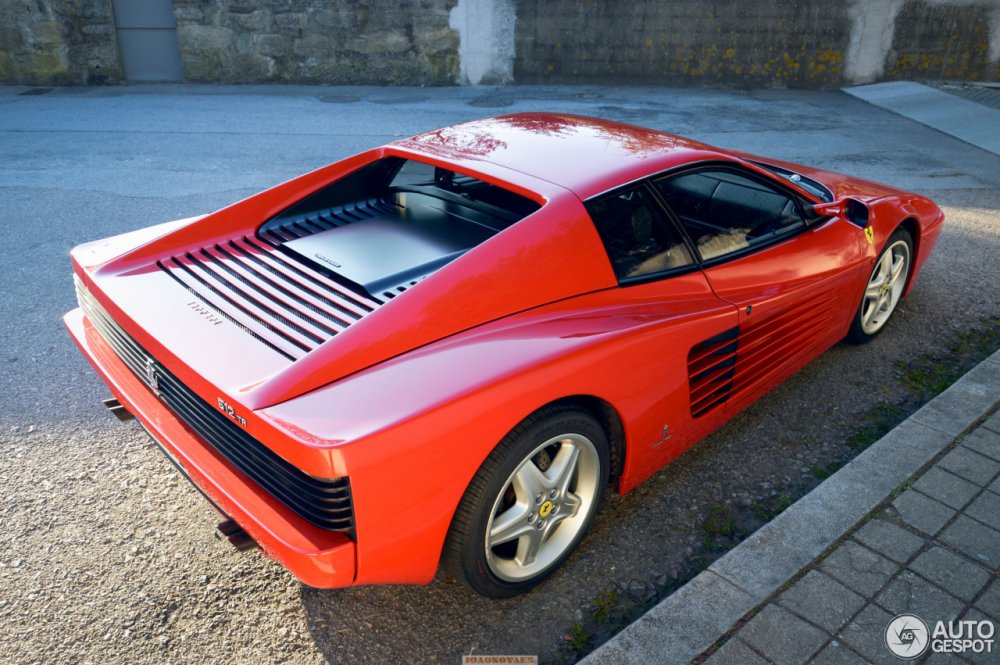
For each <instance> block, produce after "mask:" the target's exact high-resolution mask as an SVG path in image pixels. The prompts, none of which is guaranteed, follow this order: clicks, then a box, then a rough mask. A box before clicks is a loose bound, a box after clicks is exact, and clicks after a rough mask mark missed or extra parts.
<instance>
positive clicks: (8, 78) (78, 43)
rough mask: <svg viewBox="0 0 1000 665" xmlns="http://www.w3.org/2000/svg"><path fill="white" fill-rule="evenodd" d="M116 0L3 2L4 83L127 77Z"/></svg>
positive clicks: (0, 69)
mask: <svg viewBox="0 0 1000 665" xmlns="http://www.w3.org/2000/svg"><path fill="white" fill-rule="evenodd" d="M121 77H122V70H121V63H120V61H119V59H118V46H117V43H116V41H115V30H114V18H113V16H112V12H111V0H0V82H7V83H22V84H28V85H83V84H101V83H113V82H116V81H119V80H121Z"/></svg>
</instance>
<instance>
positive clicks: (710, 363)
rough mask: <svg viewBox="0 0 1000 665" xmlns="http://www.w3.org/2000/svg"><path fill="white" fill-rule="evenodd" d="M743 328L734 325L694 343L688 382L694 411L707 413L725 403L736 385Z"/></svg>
mask: <svg viewBox="0 0 1000 665" xmlns="http://www.w3.org/2000/svg"><path fill="white" fill-rule="evenodd" d="M739 333H740V329H739V328H738V327H737V328H730V329H729V330H726V331H724V332H722V333H719V334H718V335H716V336H714V337H710V338H709V339H706V340H705V341H704V342H701V343H700V344H696V345H695V346H693V347H691V351H690V352H688V383H689V385H690V389H691V415H692V416H694V417H696V418H697V417H698V416H701V415H704V414H706V413H708V412H709V411H711V410H712V409H714V408H715V407H717V406H720V405H722V404H723V403H724V402H725V401H726V400H727V399H729V394H730V393H731V392H732V389H733V376H734V374H735V367H736V351H737V349H738V348H739Z"/></svg>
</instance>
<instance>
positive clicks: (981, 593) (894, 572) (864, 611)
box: [705, 412, 1000, 665]
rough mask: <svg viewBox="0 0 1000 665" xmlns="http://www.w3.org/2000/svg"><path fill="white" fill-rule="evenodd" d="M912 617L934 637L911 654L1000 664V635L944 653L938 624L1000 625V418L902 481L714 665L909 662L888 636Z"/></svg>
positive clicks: (713, 658)
mask: <svg viewBox="0 0 1000 665" xmlns="http://www.w3.org/2000/svg"><path fill="white" fill-rule="evenodd" d="M904 614H912V615H915V616H917V617H919V618H921V619H922V620H923V621H924V622H925V623H926V625H927V627H928V630H929V634H926V635H925V636H924V637H923V641H922V642H921V638H920V636H919V635H918V636H917V640H916V642H914V643H912V646H909V649H910V650H911V652H912V654H921V655H919V656H918V658H919V660H918V661H917V662H927V663H939V662H942V663H943V662H954V663H966V662H968V663H1000V653H998V648H997V647H998V645H1000V636H997V635H995V634H994V635H993V636H992V644H991V645H989V646H990V647H992V648H991V650H990V651H989V652H986V651H985V649H986V648H987V644H986V641H985V640H983V641H982V643H981V645H980V646H982V648H983V649H984V650H983V651H982V652H980V653H976V652H974V651H966V652H965V653H963V654H961V655H959V654H955V653H950V654H946V653H932V650H933V647H934V639H933V631H934V627H935V625H936V623H937V622H938V621H944V622H949V621H953V620H971V621H975V622H979V621H983V620H986V621H990V622H991V623H992V626H993V630H994V631H995V630H996V629H997V628H998V627H1000V412H997V413H994V414H993V415H992V417H991V418H989V419H988V420H987V421H986V422H985V423H983V424H981V425H980V426H979V427H977V428H976V429H974V430H973V431H971V432H970V433H969V434H967V435H965V436H964V437H961V438H960V439H958V441H957V442H956V443H955V444H954V445H953V447H951V448H950V449H948V450H946V451H945V452H943V453H942V454H941V455H940V456H939V457H938V458H937V459H936V461H935V462H934V463H933V464H932V465H931V466H930V467H929V468H927V469H926V470H925V471H924V472H923V473H921V474H919V475H918V476H917V477H916V478H913V479H910V480H907V481H906V482H904V483H903V484H902V485H900V486H899V488H898V489H897V491H896V492H895V493H894V494H893V495H892V496H891V497H889V499H887V501H886V502H885V503H884V504H883V505H882V506H881V507H880V508H878V509H877V510H876V511H874V512H873V513H872V514H871V515H870V519H868V520H865V521H863V522H862V523H861V524H860V525H859V526H858V527H857V528H855V529H854V530H853V531H852V532H851V533H850V534H849V535H848V536H847V537H846V538H844V539H843V540H842V541H841V542H840V543H839V544H837V545H836V546H835V547H833V548H832V549H831V550H830V551H829V552H828V553H827V554H825V556H823V557H821V558H820V559H818V560H817V561H815V562H814V563H813V564H812V565H811V566H809V567H807V568H806V569H805V570H804V571H803V572H802V573H801V574H800V575H799V576H798V577H797V579H795V580H794V581H793V582H792V583H791V584H790V585H788V586H787V587H786V588H785V589H784V590H783V591H782V592H780V593H779V594H778V595H777V596H776V597H774V598H773V599H772V600H771V601H769V602H768V603H767V604H766V605H764V606H763V607H761V608H760V609H759V611H757V612H756V614H754V615H753V617H752V618H751V619H750V620H749V621H747V622H746V623H745V624H744V625H742V626H741V627H740V628H739V629H738V630H736V631H735V632H734V633H732V634H731V635H730V636H729V637H728V639H727V640H726V641H725V642H724V643H723V644H722V645H721V646H720V647H719V648H718V649H717V650H716V651H714V653H712V654H711V655H710V656H709V657H708V658H707V660H706V661H705V662H706V663H707V664H708V665H730V664H732V665H753V664H754V663H775V664H778V665H786V664H788V665H790V664H794V663H824V664H827V663H831V664H832V663H844V664H848V663H899V662H903V661H901V660H900V659H899V658H897V657H896V656H895V655H893V653H892V652H891V651H890V649H889V647H888V646H887V644H886V639H887V638H886V630H887V627H888V626H889V624H890V621H892V620H893V618H894V617H897V616H899V615H904ZM971 637H972V638H977V637H978V636H977V635H972V636H971ZM889 639H890V641H893V643H894V644H897V645H898V646H899V645H900V644H901V643H899V642H897V641H896V640H895V639H894V638H893V637H892V635H891V634H890V638H889ZM973 641H975V639H973ZM907 646H908V645H905V644H902V645H901V646H899V648H900V649H902V650H905V649H906V648H907ZM920 649H925V650H924V651H920ZM904 655H905V656H907V657H913V656H912V655H911V654H909V653H908V654H904Z"/></svg>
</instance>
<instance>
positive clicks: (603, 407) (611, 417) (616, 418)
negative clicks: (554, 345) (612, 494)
mask: <svg viewBox="0 0 1000 665" xmlns="http://www.w3.org/2000/svg"><path fill="white" fill-rule="evenodd" d="M560 405H569V406H576V407H578V408H581V409H583V410H584V411H587V412H589V413H590V414H591V415H592V416H594V417H595V418H597V420H598V422H600V423H601V427H603V428H604V433H605V434H606V435H607V437H608V443H609V444H610V445H611V474H610V476H609V480H610V482H611V484H612V485H613V486H614V488H615V489H617V488H618V481H619V480H620V479H621V475H622V470H623V469H624V468H625V450H626V447H627V442H626V438H625V426H624V424H623V423H622V418H621V415H620V414H619V413H618V409H616V408H615V407H614V406H613V405H612V404H611V403H610V402H608V401H607V400H605V399H602V398H600V397H595V396H594V395H570V396H567V397H561V398H559V399H557V400H553V401H551V402H549V403H548V404H544V405H542V406H541V407H539V408H538V409H537V410H536V411H534V412H533V413H532V415H534V414H535V413H538V412H539V411H542V410H544V409H547V408H549V407H552V406H560ZM529 417H530V416H529Z"/></svg>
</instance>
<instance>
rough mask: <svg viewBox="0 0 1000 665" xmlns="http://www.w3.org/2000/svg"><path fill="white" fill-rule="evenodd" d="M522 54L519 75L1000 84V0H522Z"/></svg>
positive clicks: (518, 49) (743, 83) (740, 83)
mask: <svg viewBox="0 0 1000 665" xmlns="http://www.w3.org/2000/svg"><path fill="white" fill-rule="evenodd" d="M991 30H992V33H993V35H992V51H991ZM515 53H516V56H515V59H514V68H513V69H514V79H515V80H516V81H518V82H521V83H528V82H532V83H542V82H552V83H589V82H600V83H615V82H619V83H638V84H655V85H723V86H736V87H748V88H749V87H760V86H765V87H767V86H783V87H804V88H832V87H839V86H842V85H846V84H851V83H867V82H871V81H876V80H887V79H888V80H892V79H910V78H915V79H965V80H994V81H995V80H998V79H1000V1H998V0H824V1H822V2H819V1H811V2H783V1H780V0H703V1H701V2H689V1H688V0H658V1H657V0H649V1H646V2H628V3H623V2H618V1H617V0H549V1H547V2H535V1H534V0H518V2H517V32H516V38H515Z"/></svg>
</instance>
